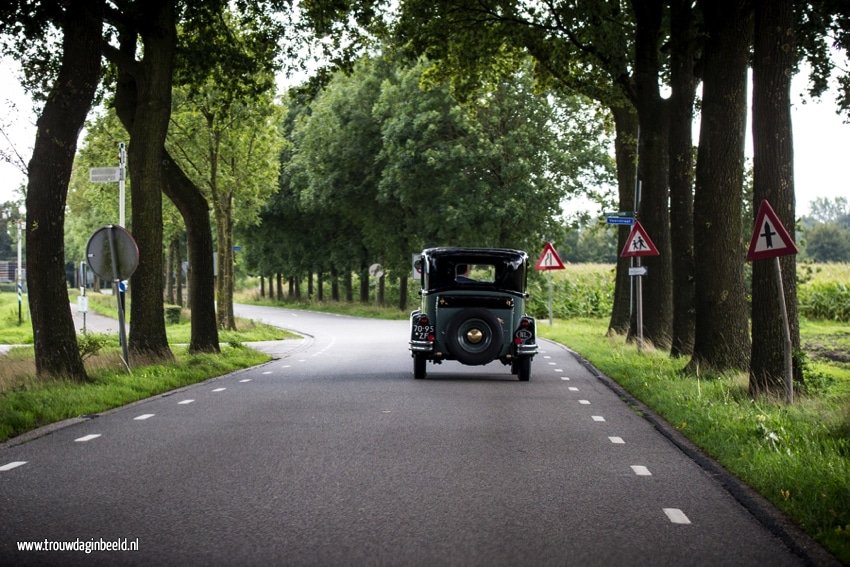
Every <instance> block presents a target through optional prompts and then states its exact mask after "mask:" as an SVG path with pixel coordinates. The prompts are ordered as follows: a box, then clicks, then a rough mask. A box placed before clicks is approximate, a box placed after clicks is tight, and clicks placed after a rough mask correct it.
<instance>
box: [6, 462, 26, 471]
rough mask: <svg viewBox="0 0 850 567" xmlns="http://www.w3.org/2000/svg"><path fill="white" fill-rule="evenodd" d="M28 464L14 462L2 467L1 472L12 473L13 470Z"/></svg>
mask: <svg viewBox="0 0 850 567" xmlns="http://www.w3.org/2000/svg"><path fill="white" fill-rule="evenodd" d="M25 464H27V462H26V461H12V462H11V463H6V464H5V465H3V466H2V467H0V472H6V471H10V470H12V469H16V468H18V467H20V466H23V465H25Z"/></svg>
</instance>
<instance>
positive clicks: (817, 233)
mask: <svg viewBox="0 0 850 567" xmlns="http://www.w3.org/2000/svg"><path fill="white" fill-rule="evenodd" d="M806 255H807V256H808V257H809V258H811V259H812V260H814V261H815V262H850V228H847V227H844V226H841V225H839V224H835V223H829V224H816V225H815V226H813V227H812V228H810V229H809V230H807V231H806Z"/></svg>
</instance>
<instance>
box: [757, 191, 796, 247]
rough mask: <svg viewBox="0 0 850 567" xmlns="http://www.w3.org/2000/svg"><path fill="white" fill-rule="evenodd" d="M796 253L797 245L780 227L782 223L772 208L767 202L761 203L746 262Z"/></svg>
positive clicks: (783, 228) (782, 227)
mask: <svg viewBox="0 0 850 567" xmlns="http://www.w3.org/2000/svg"><path fill="white" fill-rule="evenodd" d="M796 253H797V245H796V244H794V240H792V239H791V235H790V234H788V231H787V230H785V227H784V226H782V221H780V220H779V217H778V216H777V215H776V212H775V211H774V210H773V207H771V206H770V203H768V202H767V200H764V201H762V202H761V205H759V210H758V213H756V224H755V227H753V237H752V238H751V239H750V249H749V250H748V251H747V261H748V262H752V261H753V260H765V259H767V258H776V257H777V256H788V255H791V254H796Z"/></svg>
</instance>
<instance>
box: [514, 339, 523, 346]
mask: <svg viewBox="0 0 850 567" xmlns="http://www.w3.org/2000/svg"><path fill="white" fill-rule="evenodd" d="M514 344H515V345H521V344H522V339H521V338H520V337H516V338H515V339H514Z"/></svg>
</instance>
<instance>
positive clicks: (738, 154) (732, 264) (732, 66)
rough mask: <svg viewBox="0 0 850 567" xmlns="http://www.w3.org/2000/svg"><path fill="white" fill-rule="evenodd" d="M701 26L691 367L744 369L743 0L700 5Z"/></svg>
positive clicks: (748, 23) (746, 21) (747, 15)
mask: <svg viewBox="0 0 850 567" xmlns="http://www.w3.org/2000/svg"><path fill="white" fill-rule="evenodd" d="M701 6H702V10H703V16H704V18H705V27H706V34H707V39H706V46H705V55H704V61H705V65H704V69H705V70H704V76H703V103H702V120H701V124H700V139H699V150H698V154H697V169H696V188H695V192H694V249H695V250H698V251H699V254H700V261H699V262H697V263H696V266H695V269H694V274H695V277H696V281H695V287H694V292H695V296H694V305H695V332H694V351H693V356H692V358H691V361H690V362H689V364H688V368H689V369H690V370H691V371H698V370H700V369H712V370H719V371H725V370H743V369H746V368H747V367H748V364H749V355H750V336H749V333H748V320H747V302H746V296H745V293H744V277H743V262H744V258H743V243H742V238H741V232H742V231H741V214H742V203H741V197H742V184H743V169H744V130H745V128H746V112H747V104H746V102H747V57H748V54H749V45H750V39H751V37H752V14H751V10H750V8H749V2H748V1H746V0H743V1H742V0H723V1H717V0H712V1H704V2H701Z"/></svg>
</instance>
